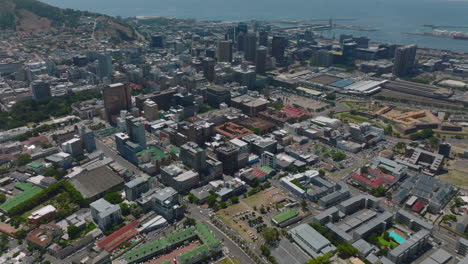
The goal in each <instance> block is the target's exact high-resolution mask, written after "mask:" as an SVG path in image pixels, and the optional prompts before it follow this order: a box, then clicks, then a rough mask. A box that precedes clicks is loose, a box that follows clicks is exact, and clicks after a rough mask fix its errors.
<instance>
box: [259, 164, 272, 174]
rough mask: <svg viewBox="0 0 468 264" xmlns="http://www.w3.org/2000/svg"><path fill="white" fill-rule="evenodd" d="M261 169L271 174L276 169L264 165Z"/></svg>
mask: <svg viewBox="0 0 468 264" xmlns="http://www.w3.org/2000/svg"><path fill="white" fill-rule="evenodd" d="M260 170H261V171H263V172H264V173H266V174H270V173H272V172H274V171H275V169H273V168H272V167H270V166H263V167H261V168H260Z"/></svg>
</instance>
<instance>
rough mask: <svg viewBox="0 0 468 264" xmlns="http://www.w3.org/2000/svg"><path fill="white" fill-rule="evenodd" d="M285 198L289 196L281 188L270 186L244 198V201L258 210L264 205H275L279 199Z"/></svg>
mask: <svg viewBox="0 0 468 264" xmlns="http://www.w3.org/2000/svg"><path fill="white" fill-rule="evenodd" d="M285 198H287V197H286V195H285V194H284V192H283V191H282V190H281V189H278V188H276V187H270V188H268V189H266V190H263V191H261V192H258V193H256V194H254V195H252V196H249V197H247V198H245V199H242V201H243V202H245V203H246V204H247V205H249V206H250V207H252V208H253V207H257V210H259V209H260V207H261V206H262V205H263V206H265V207H266V206H271V207H274V205H275V204H276V203H277V202H278V201H281V200H284V199H285Z"/></svg>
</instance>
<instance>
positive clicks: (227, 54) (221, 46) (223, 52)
mask: <svg viewBox="0 0 468 264" xmlns="http://www.w3.org/2000/svg"><path fill="white" fill-rule="evenodd" d="M218 61H219V62H231V61H232V42H231V41H229V40H223V41H220V42H219V43H218Z"/></svg>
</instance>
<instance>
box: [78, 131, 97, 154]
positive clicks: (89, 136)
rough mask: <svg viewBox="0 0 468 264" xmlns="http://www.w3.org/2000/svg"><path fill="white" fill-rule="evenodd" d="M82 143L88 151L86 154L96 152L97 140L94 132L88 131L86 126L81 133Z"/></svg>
mask: <svg viewBox="0 0 468 264" xmlns="http://www.w3.org/2000/svg"><path fill="white" fill-rule="evenodd" d="M80 137H81V141H82V142H83V146H84V148H85V149H86V152H88V153H92V152H93V151H95V150H96V140H95V138H94V132H93V131H92V130H89V129H86V127H85V126H82V127H81V131H80Z"/></svg>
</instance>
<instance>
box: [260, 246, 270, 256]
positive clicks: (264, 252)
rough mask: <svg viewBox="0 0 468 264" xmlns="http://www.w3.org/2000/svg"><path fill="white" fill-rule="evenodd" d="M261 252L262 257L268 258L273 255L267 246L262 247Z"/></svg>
mask: <svg viewBox="0 0 468 264" xmlns="http://www.w3.org/2000/svg"><path fill="white" fill-rule="evenodd" d="M260 251H261V252H262V255H264V256H265V257H268V256H270V255H271V251H270V249H269V248H268V247H267V246H266V245H261V246H260Z"/></svg>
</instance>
